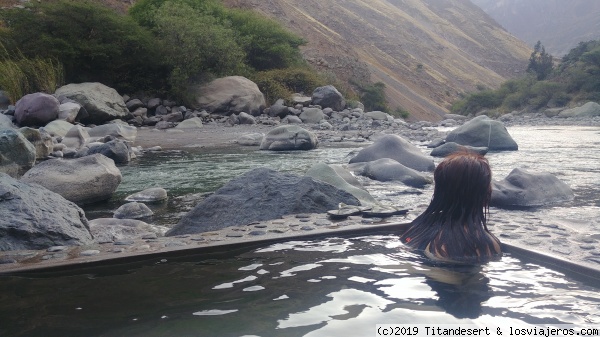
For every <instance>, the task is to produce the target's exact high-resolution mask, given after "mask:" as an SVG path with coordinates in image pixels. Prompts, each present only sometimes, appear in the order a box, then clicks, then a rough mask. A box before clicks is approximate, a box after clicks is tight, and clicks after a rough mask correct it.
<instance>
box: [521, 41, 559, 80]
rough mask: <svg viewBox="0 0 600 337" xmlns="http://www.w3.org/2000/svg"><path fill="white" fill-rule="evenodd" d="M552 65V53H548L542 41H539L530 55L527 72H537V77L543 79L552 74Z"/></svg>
mask: <svg viewBox="0 0 600 337" xmlns="http://www.w3.org/2000/svg"><path fill="white" fill-rule="evenodd" d="M552 66H553V65H552V55H550V54H548V53H546V48H544V46H543V45H542V42H541V41H538V42H537V43H536V44H535V47H534V48H533V53H531V56H530V57H529V65H528V66H527V72H530V73H533V74H535V75H536V76H537V79H538V80H539V81H541V80H544V79H546V77H548V75H550V73H551V72H552Z"/></svg>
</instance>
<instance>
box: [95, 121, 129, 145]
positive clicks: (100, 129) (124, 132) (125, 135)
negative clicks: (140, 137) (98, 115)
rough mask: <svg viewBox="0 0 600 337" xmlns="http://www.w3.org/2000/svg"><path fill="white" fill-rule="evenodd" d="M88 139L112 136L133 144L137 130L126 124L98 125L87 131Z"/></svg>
mask: <svg viewBox="0 0 600 337" xmlns="http://www.w3.org/2000/svg"><path fill="white" fill-rule="evenodd" d="M88 133H89V135H90V137H105V136H112V137H115V138H118V139H123V140H126V141H128V142H135V138H136V137H137V128H136V127H134V126H129V125H126V124H119V123H110V124H104V125H98V126H96V127H93V128H91V129H89V130H88Z"/></svg>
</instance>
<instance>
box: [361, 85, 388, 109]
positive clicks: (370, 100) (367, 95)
mask: <svg viewBox="0 0 600 337" xmlns="http://www.w3.org/2000/svg"><path fill="white" fill-rule="evenodd" d="M356 85H357V86H358V88H359V91H360V101H361V102H362V103H363V105H364V106H365V111H383V112H389V110H390V109H389V107H388V105H387V101H386V96H385V84H384V83H382V82H377V83H374V84H368V85H361V84H356Z"/></svg>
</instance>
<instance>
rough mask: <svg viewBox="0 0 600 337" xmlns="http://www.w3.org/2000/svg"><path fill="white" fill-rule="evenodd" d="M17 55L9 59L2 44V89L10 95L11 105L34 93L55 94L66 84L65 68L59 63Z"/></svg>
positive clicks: (0, 86) (0, 56)
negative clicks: (57, 89)
mask: <svg viewBox="0 0 600 337" xmlns="http://www.w3.org/2000/svg"><path fill="white" fill-rule="evenodd" d="M15 54H16V57H13V59H9V58H8V55H9V53H8V51H7V50H6V49H5V48H4V46H3V45H2V43H0V88H2V89H3V90H4V91H6V92H7V93H8V98H9V99H10V101H11V103H13V104H14V103H16V101H17V100H19V99H20V98H21V97H23V96H24V95H27V94H31V93H34V92H45V93H50V94H51V93H54V91H56V88H58V87H59V86H61V85H62V84H63V83H64V82H63V81H64V80H63V78H64V74H63V66H62V64H60V63H59V62H58V61H56V60H51V59H42V58H33V59H30V58H26V57H25V56H23V54H21V53H15Z"/></svg>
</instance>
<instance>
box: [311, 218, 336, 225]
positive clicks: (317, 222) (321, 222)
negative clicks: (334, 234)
mask: <svg viewBox="0 0 600 337" xmlns="http://www.w3.org/2000/svg"><path fill="white" fill-rule="evenodd" d="M313 224H314V225H315V226H329V225H331V224H332V222H331V221H329V220H326V219H318V220H316V221H315V222H314V223H313Z"/></svg>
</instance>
